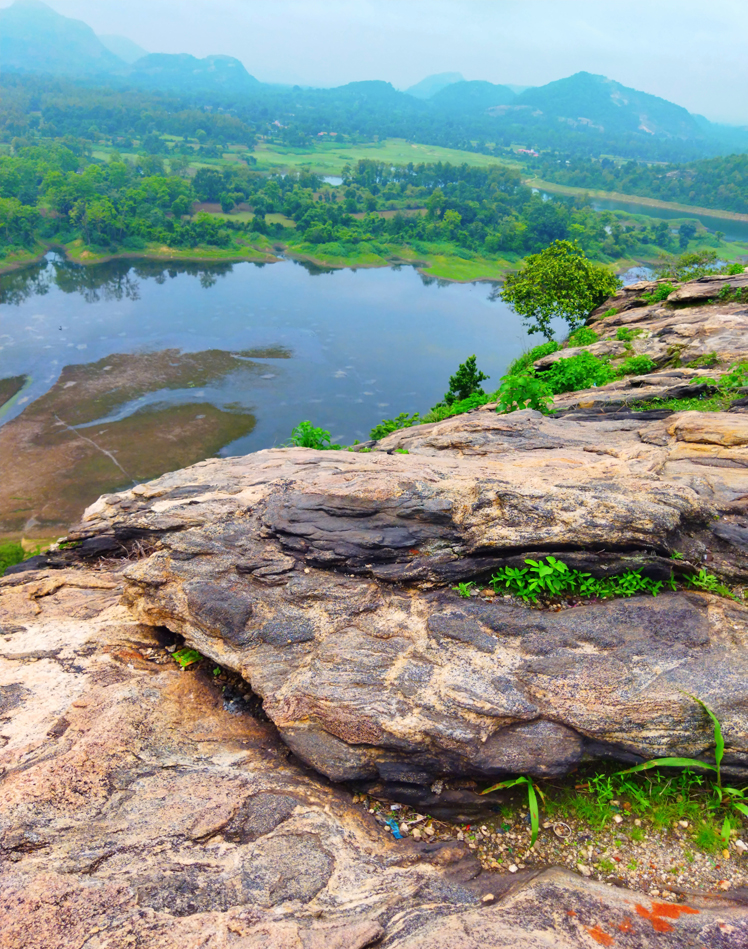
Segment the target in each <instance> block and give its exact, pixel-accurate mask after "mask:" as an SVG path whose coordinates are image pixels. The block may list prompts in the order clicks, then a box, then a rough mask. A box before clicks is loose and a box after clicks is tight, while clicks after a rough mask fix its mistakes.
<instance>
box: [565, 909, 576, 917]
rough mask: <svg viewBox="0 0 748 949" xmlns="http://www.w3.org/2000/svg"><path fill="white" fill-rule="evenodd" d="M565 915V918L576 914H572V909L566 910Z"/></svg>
mask: <svg viewBox="0 0 748 949" xmlns="http://www.w3.org/2000/svg"><path fill="white" fill-rule="evenodd" d="M566 915H567V916H576V915H577V914H576V913H575V912H574V910H573V909H567V910H566Z"/></svg>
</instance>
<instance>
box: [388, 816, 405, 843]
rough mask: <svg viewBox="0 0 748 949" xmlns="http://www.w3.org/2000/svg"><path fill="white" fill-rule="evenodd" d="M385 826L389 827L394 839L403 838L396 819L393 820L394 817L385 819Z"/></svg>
mask: <svg viewBox="0 0 748 949" xmlns="http://www.w3.org/2000/svg"><path fill="white" fill-rule="evenodd" d="M387 826H388V827H389V828H390V830H391V831H392V836H393V837H394V838H395V840H402V839H403V835H402V834H401V833H400V828H399V827H398V826H397V821H396V820H395V818H394V817H391V818H390V819H389V820H388V821H387Z"/></svg>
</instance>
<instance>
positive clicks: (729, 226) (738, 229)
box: [591, 198, 748, 242]
mask: <svg viewBox="0 0 748 949" xmlns="http://www.w3.org/2000/svg"><path fill="white" fill-rule="evenodd" d="M591 204H592V207H593V208H594V209H595V210H596V211H625V212H626V213H627V214H644V215H646V216H647V217H653V218H657V219H658V220H661V221H673V220H681V221H682V220H684V219H688V220H693V221H699V222H701V224H703V225H704V227H706V228H708V229H709V230H710V231H722V233H723V234H724V235H725V237H726V238H727V240H729V241H747V242H748V221H732V220H730V219H729V218H721V217H712V216H711V215H709V214H694V213H692V212H691V211H672V210H670V209H669V208H653V207H650V206H649V205H648V204H637V203H636V202H634V201H603V200H600V199H598V198H593V199H591Z"/></svg>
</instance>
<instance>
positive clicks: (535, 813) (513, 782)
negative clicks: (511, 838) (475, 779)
mask: <svg viewBox="0 0 748 949" xmlns="http://www.w3.org/2000/svg"><path fill="white" fill-rule="evenodd" d="M521 786H524V787H526V788H527V803H528V807H529V811H530V827H531V829H532V836H531V838H530V847H534V846H535V841H536V840H537V839H538V834H539V833H540V810H539V807H538V795H540V797H541V799H542V800H543V801H545V795H544V794H543V792H542V791H541V790H540V788H539V787H538V785H537V784H536V783H535V782H534V781H533V780H532V778H528V777H526V776H525V775H522V777H519V778H510V779H509V780H508V781H500V782H499V783H498V784H493V785H492V786H491V787H490V788H486V790H485V791H481V794H490V793H491V792H492V791H504V790H507V789H508V788H514V787H521Z"/></svg>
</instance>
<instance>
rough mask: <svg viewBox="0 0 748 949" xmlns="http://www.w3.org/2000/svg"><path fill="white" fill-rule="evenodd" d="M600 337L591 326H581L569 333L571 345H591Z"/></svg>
mask: <svg viewBox="0 0 748 949" xmlns="http://www.w3.org/2000/svg"><path fill="white" fill-rule="evenodd" d="M598 339H599V336H598V335H597V333H596V332H595V331H594V330H593V329H591V328H590V327H589V326H580V327H579V329H578V330H574V332H573V333H571V334H570V335H569V346H591V345H592V343H596V342H597V341H598Z"/></svg>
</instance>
